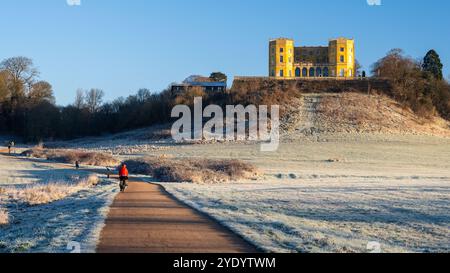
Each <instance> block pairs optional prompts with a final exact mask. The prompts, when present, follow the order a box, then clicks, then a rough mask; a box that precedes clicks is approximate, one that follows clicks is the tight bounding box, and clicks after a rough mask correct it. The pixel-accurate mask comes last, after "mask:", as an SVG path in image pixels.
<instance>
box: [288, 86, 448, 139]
mask: <svg viewBox="0 0 450 273" xmlns="http://www.w3.org/2000/svg"><path fill="white" fill-rule="evenodd" d="M281 123H282V131H283V132H284V133H287V134H302V135H317V134H323V133H384V134H417V135H435V136H446V137H449V136H450V123H449V122H448V121H446V120H444V119H442V118H440V117H434V118H432V119H424V118H419V117H418V116H417V115H415V114H414V113H413V112H412V111H411V110H410V109H405V108H403V107H402V106H401V105H400V104H399V103H398V102H396V101H394V100H393V99H391V98H389V97H387V96H385V95H367V94H362V93H353V92H344V93H308V94H303V95H302V97H301V98H300V99H296V100H295V101H293V102H292V103H291V105H289V106H288V110H287V113H286V115H285V116H284V118H283V119H282V122H281Z"/></svg>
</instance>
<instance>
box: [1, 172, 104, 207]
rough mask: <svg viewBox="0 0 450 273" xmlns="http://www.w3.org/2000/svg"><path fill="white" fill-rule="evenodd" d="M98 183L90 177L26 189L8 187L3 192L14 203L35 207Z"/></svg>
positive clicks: (95, 178)
mask: <svg viewBox="0 0 450 273" xmlns="http://www.w3.org/2000/svg"><path fill="white" fill-rule="evenodd" d="M98 183H99V178H98V176H97V175H90V176H88V177H73V179H72V181H58V182H47V183H44V184H37V185H31V186H26V187H8V188H5V189H3V192H4V194H5V195H7V196H8V198H9V199H12V200H14V201H15V202H18V203H24V204H27V205H30V206H36V205H43V204H48V203H51V202H55V201H58V200H61V199H64V198H66V197H67V196H69V195H72V194H74V193H77V192H79V191H81V190H84V189H87V188H89V187H92V186H95V185H97V184H98Z"/></svg>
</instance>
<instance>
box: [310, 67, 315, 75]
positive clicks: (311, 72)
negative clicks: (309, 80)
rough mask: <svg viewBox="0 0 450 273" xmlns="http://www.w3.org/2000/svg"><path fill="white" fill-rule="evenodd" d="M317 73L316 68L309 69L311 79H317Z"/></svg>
mask: <svg viewBox="0 0 450 273" xmlns="http://www.w3.org/2000/svg"><path fill="white" fill-rule="evenodd" d="M315 72H316V70H315V69H314V67H311V68H310V69H309V76H310V77H315V74H316V73H315Z"/></svg>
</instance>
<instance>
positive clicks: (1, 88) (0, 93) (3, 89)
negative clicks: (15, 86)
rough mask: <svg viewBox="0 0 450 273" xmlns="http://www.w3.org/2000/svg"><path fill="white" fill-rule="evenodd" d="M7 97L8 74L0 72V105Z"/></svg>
mask: <svg viewBox="0 0 450 273" xmlns="http://www.w3.org/2000/svg"><path fill="white" fill-rule="evenodd" d="M8 97H9V88H8V72H6V71H0V103H1V102H4V101H5V100H7V98H8Z"/></svg>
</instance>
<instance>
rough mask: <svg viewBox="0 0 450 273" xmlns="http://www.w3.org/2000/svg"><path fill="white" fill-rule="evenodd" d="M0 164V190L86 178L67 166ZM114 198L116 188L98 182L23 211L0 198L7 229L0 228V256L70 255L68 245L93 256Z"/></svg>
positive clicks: (4, 158) (0, 158)
mask: <svg viewBox="0 0 450 273" xmlns="http://www.w3.org/2000/svg"><path fill="white" fill-rule="evenodd" d="M0 164H1V165H2V166H4V167H3V168H1V169H0V177H1V178H2V180H0V188H4V187H15V188H18V189H20V188H24V187H32V186H34V185H45V184H46V183H49V182H53V183H71V181H73V179H75V178H78V177H80V176H81V177H83V176H88V175H89V172H85V171H75V170H74V169H73V168H72V167H71V166H64V165H61V164H52V163H48V162H44V161H41V160H32V159H25V158H12V157H7V156H3V155H0ZM0 193H1V192H0ZM116 193H117V189H116V184H115V183H112V182H111V181H108V180H106V179H105V178H103V177H100V183H99V185H97V186H95V187H90V188H86V189H83V190H80V191H78V192H76V193H74V194H72V195H70V196H67V197H66V198H63V199H61V200H59V201H55V202H52V203H48V204H43V205H37V206H29V205H26V204H22V203H21V202H16V201H13V200H9V199H8V198H7V197H5V196H4V194H2V195H1V196H0V197H1V202H2V204H1V205H2V206H3V207H6V209H7V210H8V214H9V224H8V225H6V226H0V253H2V252H18V253H28V252H33V253H34V252H39V253H68V252H71V251H72V250H73V249H72V248H68V244H69V243H70V242H77V243H79V244H80V247H81V249H80V251H81V252H95V247H96V244H97V241H98V237H99V235H100V231H101V229H102V227H103V224H104V219H105V217H106V215H107V213H108V210H109V205H110V204H111V202H112V200H113V198H114V196H115V195H116Z"/></svg>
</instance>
